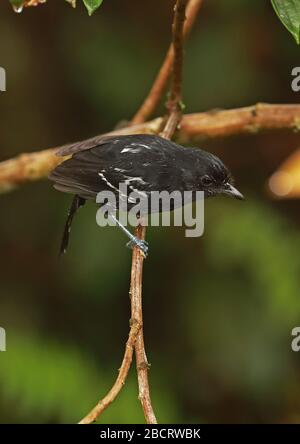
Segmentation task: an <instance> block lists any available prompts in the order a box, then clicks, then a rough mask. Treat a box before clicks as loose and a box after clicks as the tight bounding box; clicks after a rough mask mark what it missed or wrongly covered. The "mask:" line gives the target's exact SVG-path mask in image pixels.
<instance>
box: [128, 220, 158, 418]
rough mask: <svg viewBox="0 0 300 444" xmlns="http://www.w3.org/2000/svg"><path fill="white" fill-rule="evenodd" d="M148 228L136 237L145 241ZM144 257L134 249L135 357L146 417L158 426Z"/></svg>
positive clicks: (136, 233)
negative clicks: (144, 291) (148, 339)
mask: <svg viewBox="0 0 300 444" xmlns="http://www.w3.org/2000/svg"><path fill="white" fill-rule="evenodd" d="M145 235H146V227H144V226H142V225H138V226H137V228H136V230H135V236H137V237H138V238H139V239H143V240H144V239H145ZM143 262H144V255H143V254H142V252H141V250H140V249H139V248H134V249H133V252H132V264H131V281H130V291H129V293H130V297H131V313H132V318H133V319H135V321H136V322H137V323H139V324H140V325H141V328H140V330H139V333H138V336H137V339H136V343H135V357H136V368H137V376H138V386H139V400H140V402H141V404H142V408H143V412H144V416H145V419H146V422H147V424H157V420H156V417H155V413H154V410H153V407H152V403H151V397H150V388H149V381H148V369H149V363H148V361H147V356H146V352H145V345H144V333H143V306H142V279H143Z"/></svg>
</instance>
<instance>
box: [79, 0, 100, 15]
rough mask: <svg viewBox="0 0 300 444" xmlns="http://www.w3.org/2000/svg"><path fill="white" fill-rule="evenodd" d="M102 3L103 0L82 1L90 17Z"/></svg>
mask: <svg viewBox="0 0 300 444" xmlns="http://www.w3.org/2000/svg"><path fill="white" fill-rule="evenodd" d="M102 2H103V0H83V3H84V4H85V6H86V9H87V10H88V13H89V15H92V14H93V12H95V11H96V9H98V8H99V6H101V3H102Z"/></svg>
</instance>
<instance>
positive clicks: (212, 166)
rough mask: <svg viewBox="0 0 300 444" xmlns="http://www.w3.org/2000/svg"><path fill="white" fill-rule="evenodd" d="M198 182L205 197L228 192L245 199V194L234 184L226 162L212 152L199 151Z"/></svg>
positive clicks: (227, 193) (237, 197) (232, 195)
mask: <svg viewBox="0 0 300 444" xmlns="http://www.w3.org/2000/svg"><path fill="white" fill-rule="evenodd" d="M199 154H200V156H199V158H198V159H199V161H198V182H199V187H200V189H201V190H202V191H204V194H205V197H213V196H217V195H219V194H226V195H228V196H231V197H234V198H235V199H240V200H243V199H244V196H243V195H242V193H240V192H239V191H238V189H237V188H235V187H234V185H233V178H232V176H231V174H230V172H229V170H228V169H227V168H226V166H225V165H224V163H223V162H222V161H221V160H220V159H219V158H218V157H217V156H214V155H213V154H211V153H208V152H206V151H202V150H201V153H200V152H199Z"/></svg>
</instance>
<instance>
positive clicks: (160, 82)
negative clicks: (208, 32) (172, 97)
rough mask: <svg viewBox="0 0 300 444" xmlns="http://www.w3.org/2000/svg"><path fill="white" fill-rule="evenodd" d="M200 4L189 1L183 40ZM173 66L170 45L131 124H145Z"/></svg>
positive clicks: (193, 21)
mask: <svg viewBox="0 0 300 444" xmlns="http://www.w3.org/2000/svg"><path fill="white" fill-rule="evenodd" d="M202 3H203V0H190V1H189V3H188V5H187V8H186V21H185V24H184V28H183V40H185V39H186V38H187V37H188V35H189V33H190V31H191V29H192V27H193V25H194V23H195V20H196V17H197V14H198V12H199V9H200V7H201V6H202ZM173 64H174V50H173V45H172V44H171V46H170V48H169V50H168V52H167V54H166V57H165V60H164V62H163V64H162V66H161V68H160V70H159V72H158V74H157V76H156V79H155V80H154V83H153V85H152V87H151V89H150V91H149V93H148V96H147V97H146V99H145V100H144V102H143V104H142V105H141V107H140V109H139V110H138V111H137V113H136V114H135V116H134V117H133V119H132V121H131V123H132V124H138V123H142V122H145V121H146V120H147V119H149V117H150V116H151V115H152V114H153V112H154V111H155V109H156V108H157V106H158V104H159V102H160V100H161V97H162V95H163V93H164V91H165V89H166V86H167V83H168V80H169V78H170V76H171V72H172V67H173Z"/></svg>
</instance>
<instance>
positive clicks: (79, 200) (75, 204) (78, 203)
mask: <svg viewBox="0 0 300 444" xmlns="http://www.w3.org/2000/svg"><path fill="white" fill-rule="evenodd" d="M85 202H86V199H83V197H80V196H78V194H75V196H74V198H73V200H72V204H71V207H70V209H69V212H68V218H67V221H66V225H65V229H64V233H63V237H62V241H61V246H60V255H62V254H64V253H66V251H67V249H68V245H69V238H70V232H71V227H72V222H73V219H74V216H75V214H76V212H77V211H78V210H79V208H81V207H83V205H84V204H85Z"/></svg>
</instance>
